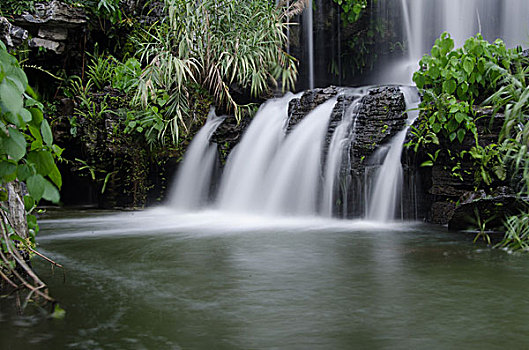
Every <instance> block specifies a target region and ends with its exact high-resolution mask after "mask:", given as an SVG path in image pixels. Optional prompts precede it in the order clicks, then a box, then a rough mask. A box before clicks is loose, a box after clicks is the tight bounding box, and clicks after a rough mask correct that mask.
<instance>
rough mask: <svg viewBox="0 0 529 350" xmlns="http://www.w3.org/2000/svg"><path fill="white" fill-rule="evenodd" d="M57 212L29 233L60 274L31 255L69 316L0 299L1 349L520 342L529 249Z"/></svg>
mask: <svg viewBox="0 0 529 350" xmlns="http://www.w3.org/2000/svg"><path fill="white" fill-rule="evenodd" d="M66 214H67V213H61V214H60V215H58V216H57V218H53V217H51V216H50V217H49V218H48V219H45V220H43V221H42V224H41V227H42V232H41V236H40V245H41V249H42V250H44V251H45V252H46V253H47V254H48V255H49V256H51V257H52V258H54V259H56V260H57V261H60V262H61V263H62V264H63V265H65V266H66V281H65V282H64V276H63V273H62V272H61V271H58V270H56V271H55V274H53V275H52V273H51V270H50V268H49V266H48V265H46V264H44V263H37V262H36V267H37V269H38V270H39V272H40V274H41V275H42V277H43V278H44V279H45V280H46V281H48V282H49V285H50V288H51V292H52V294H53V295H54V296H55V297H56V298H58V299H59V300H60V301H61V305H62V306H63V307H64V308H65V309H66V310H67V316H66V319H64V320H42V318H40V317H33V316H24V317H17V316H14V315H13V313H12V311H11V310H8V309H6V305H5V303H3V304H0V305H1V306H2V309H0V348H1V349H28V348H31V349H64V348H71V349H180V348H182V349H270V348H278V349H351V348H369V349H373V348H374V349H377V348H392V349H393V348H397V349H409V348H478V347H479V348H495V347H499V346H502V347H507V348H520V347H523V346H522V345H523V344H527V343H528V342H529V335H528V334H529V333H528V330H529V326H528V325H529V322H527V321H529V305H528V304H529V301H527V298H525V297H524V296H523V295H524V294H525V291H527V290H529V277H528V276H527V271H528V270H529V257H527V256H525V255H516V254H513V255H509V254H507V253H505V252H503V251H497V250H489V249H487V248H485V247H480V246H476V245H472V243H471V242H470V240H469V239H468V238H467V237H464V236H461V235H455V234H449V233H446V232H445V231H443V230H440V229H438V228H435V227H431V226H426V225H422V224H416V223H413V224H402V223H400V224H388V225H381V224H376V223H370V222H363V221H338V220H327V219H314V218H307V219H299V218H296V219H289V218H282V219H279V218H265V217H250V216H244V217H241V216H232V215H228V214H226V213H219V212H205V213H201V214H178V213H175V212H172V211H168V210H166V209H156V210H150V211H145V212H130V213H121V214H117V215H100V214H95V215H93V214H90V213H88V214H84V217H83V218H78V217H77V218H76V217H74V216H71V215H70V214H68V215H66ZM76 214H77V216H79V214H80V213H76ZM61 217H63V218H61ZM8 335H9V336H8Z"/></svg>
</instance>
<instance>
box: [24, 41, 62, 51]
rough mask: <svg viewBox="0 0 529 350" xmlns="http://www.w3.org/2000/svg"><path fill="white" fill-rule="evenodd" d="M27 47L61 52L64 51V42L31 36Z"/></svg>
mask: <svg viewBox="0 0 529 350" xmlns="http://www.w3.org/2000/svg"><path fill="white" fill-rule="evenodd" d="M28 45H29V47H31V48H43V49H46V50H50V51H52V52H54V53H56V54H61V53H63V52H64V44H63V43H59V42H57V41H52V40H48V39H41V38H33V39H31V40H30V41H29V42H28Z"/></svg>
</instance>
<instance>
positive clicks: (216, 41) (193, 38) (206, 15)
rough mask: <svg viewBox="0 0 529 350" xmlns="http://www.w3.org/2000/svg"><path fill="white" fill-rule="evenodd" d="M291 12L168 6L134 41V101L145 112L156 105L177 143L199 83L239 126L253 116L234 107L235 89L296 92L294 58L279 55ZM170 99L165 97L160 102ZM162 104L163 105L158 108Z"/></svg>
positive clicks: (211, 1)
mask: <svg viewBox="0 0 529 350" xmlns="http://www.w3.org/2000/svg"><path fill="white" fill-rule="evenodd" d="M293 6H294V4H293V5H292V6H291V7H289V8H280V9H278V8H275V7H274V6H273V5H272V4H271V2H270V1H265V0H258V1H245V2H240V1H235V0H221V1H218V0H216V1H215V0H204V1H200V2H188V1H177V0H167V1H166V11H167V14H168V15H167V18H165V19H164V20H162V21H161V22H160V23H156V24H155V25H153V26H152V28H150V30H149V31H148V32H146V33H144V35H143V37H140V38H138V44H139V46H140V54H141V60H142V62H145V63H146V64H147V67H146V68H145V69H144V71H143V74H142V75H141V77H140V81H139V84H138V89H137V93H136V96H135V102H137V103H138V104H140V105H142V106H143V107H144V109H146V108H147V106H149V105H153V104H154V105H156V106H157V107H158V109H159V112H160V113H161V115H162V116H163V121H164V127H163V129H161V130H159V133H158V134H159V139H160V140H162V141H163V140H164V139H165V136H166V134H167V132H169V134H170V135H171V138H172V140H173V142H174V143H176V141H177V140H178V137H179V135H180V133H181V129H183V131H184V133H187V132H188V131H189V124H190V123H189V119H190V118H191V117H192V115H191V111H190V101H189V96H190V86H192V85H194V84H198V85H200V86H202V87H203V88H205V89H206V90H207V91H208V93H209V94H210V95H211V96H212V97H213V100H214V102H215V104H216V105H217V107H220V108H222V107H224V108H226V109H228V110H231V111H233V113H234V114H235V117H236V118H237V119H238V120H240V119H241V118H242V116H243V115H244V114H246V113H248V112H249V111H250V110H251V107H252V106H250V105H241V104H239V103H237V101H236V100H235V99H234V97H233V95H232V89H231V88H232V87H238V88H240V89H242V90H246V91H248V92H250V94H251V95H252V96H254V97H259V96H262V95H266V94H268V93H270V91H271V88H273V87H275V86H277V85H278V81H280V82H281V87H282V88H283V90H285V89H290V88H292V87H293V86H294V83H295V80H296V76H297V68H296V65H295V59H294V58H293V57H291V56H290V55H288V54H287V53H286V52H284V51H283V50H282V48H283V47H284V46H285V44H286V42H287V40H288V38H287V37H286V35H285V32H286V30H285V29H286V24H285V23H284V21H283V20H284V19H285V18H286V17H285V16H287V14H292V13H293V12H292V9H293ZM164 95H167V96H168V98H166V97H164ZM160 98H161V102H162V103H160Z"/></svg>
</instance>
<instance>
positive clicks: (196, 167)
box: [169, 109, 225, 210]
mask: <svg viewBox="0 0 529 350" xmlns="http://www.w3.org/2000/svg"><path fill="white" fill-rule="evenodd" d="M224 118H225V117H224V116H222V117H218V116H217V115H216V114H215V110H214V109H212V110H211V111H210V112H209V116H208V119H207V121H206V124H205V125H204V127H202V129H201V130H200V131H199V132H198V134H196V135H195V137H194V138H193V141H192V142H191V144H190V145H189V148H188V149H187V152H186V155H185V157H184V160H183V161H182V165H181V167H180V171H179V173H178V175H177V177H176V181H175V185H174V189H173V190H172V191H171V194H170V196H169V206H171V207H173V208H176V209H179V210H184V209H185V210H197V209H199V208H201V207H203V206H204V205H206V204H207V203H208V200H209V195H210V188H211V181H212V176H213V172H214V168H215V164H216V163H217V161H218V160H217V147H216V146H214V145H212V144H211V143H210V142H209V139H210V137H211V135H212V134H213V132H215V130H216V129H217V127H218V126H219V125H220V123H222V121H223V120H224Z"/></svg>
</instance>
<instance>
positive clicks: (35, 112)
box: [29, 108, 44, 127]
mask: <svg viewBox="0 0 529 350" xmlns="http://www.w3.org/2000/svg"><path fill="white" fill-rule="evenodd" d="M29 111H30V113H31V116H32V120H31V124H33V125H34V126H36V127H39V126H40V123H42V120H44V115H43V114H42V111H41V110H40V109H38V108H30V109H29Z"/></svg>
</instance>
